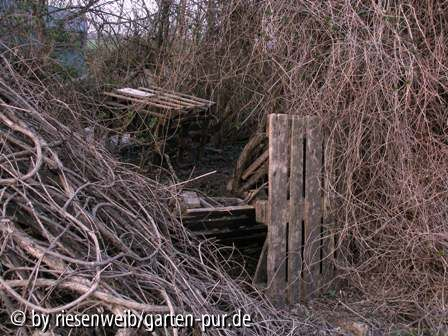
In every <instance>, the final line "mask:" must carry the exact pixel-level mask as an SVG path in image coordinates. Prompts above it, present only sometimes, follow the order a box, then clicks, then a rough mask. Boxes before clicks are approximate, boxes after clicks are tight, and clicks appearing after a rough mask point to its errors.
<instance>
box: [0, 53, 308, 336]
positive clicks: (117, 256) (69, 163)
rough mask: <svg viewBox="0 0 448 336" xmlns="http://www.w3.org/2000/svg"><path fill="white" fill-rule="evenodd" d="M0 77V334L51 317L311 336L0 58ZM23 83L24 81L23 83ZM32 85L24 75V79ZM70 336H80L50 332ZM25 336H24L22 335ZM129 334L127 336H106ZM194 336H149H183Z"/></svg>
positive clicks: (165, 190) (161, 193)
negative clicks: (97, 316) (127, 317)
mask: <svg viewBox="0 0 448 336" xmlns="http://www.w3.org/2000/svg"><path fill="white" fill-rule="evenodd" d="M1 68H2V69H4V71H3V72H2V73H1V74H0V120H1V122H0V136H1V147H0V204H1V206H0V211H1V224H0V237H1V240H0V245H1V248H0V267H1V276H0V295H1V303H2V304H1V309H2V310H3V314H2V315H1V316H2V317H1V319H2V322H1V323H0V324H1V326H0V329H1V333H2V334H8V333H11V334H12V333H15V332H16V328H15V327H14V326H13V325H12V324H11V323H10V321H9V314H11V313H12V312H13V311H14V310H16V309H18V308H20V309H22V310H24V311H26V312H27V314H29V313H30V312H31V310H34V311H36V312H40V313H45V314H53V313H56V312H60V311H63V310H64V311H66V312H67V311H69V312H70V311H72V312H85V313H94V312H111V313H114V314H123V313H124V312H125V311H126V310H131V311H133V312H136V313H142V312H145V313H151V314H154V313H174V312H175V313H192V314H193V315H194V316H196V317H200V316H201V314H216V315H218V314H222V313H224V312H226V313H228V314H232V313H234V312H236V311H237V310H238V309H242V311H243V312H245V313H249V314H251V316H252V320H253V326H252V327H251V328H247V329H245V330H244V331H242V330H241V329H236V328H225V329H213V328H212V329H209V331H208V332H209V333H210V334H216V335H218V334H219V335H237V334H241V333H242V332H244V334H246V335H286V334H288V333H289V334H291V335H292V334H299V333H301V332H303V333H306V334H309V333H310V330H311V329H312V327H311V325H310V324H308V323H307V324H304V323H298V322H297V321H294V320H293V319H291V318H285V316H286V315H284V314H283V313H282V312H280V311H277V310H275V309H274V308H272V307H271V306H270V305H269V303H267V302H265V301H264V300H263V299H262V297H261V296H260V295H259V294H258V293H257V292H256V291H255V290H254V289H253V288H251V287H250V285H248V284H247V283H246V282H245V277H244V276H241V277H240V278H237V279H235V278H233V279H232V278H230V276H229V275H227V273H226V272H225V269H226V268H230V267H232V268H234V266H235V265H231V261H230V260H224V259H223V258H221V257H219V250H216V251H215V252H216V253H212V252H211V249H210V246H208V245H206V244H200V243H198V242H196V241H194V240H192V239H191V238H190V236H189V234H188V233H187V232H186V231H185V230H184V228H183V227H182V225H181V223H179V222H178V221H177V220H176V219H175V218H173V217H172V216H171V213H172V211H171V210H172V209H169V205H168V204H170V203H172V202H170V201H172V200H173V199H174V197H175V193H176V189H175V186H173V187H170V186H165V185H161V184H158V183H156V182H154V181H152V180H150V179H148V178H146V177H144V176H141V175H139V174H138V173H135V172H133V171H131V170H129V168H127V167H125V166H123V165H121V164H119V163H118V162H116V161H115V160H114V159H113V158H111V157H110V156H109V155H108V154H107V152H106V151H104V150H103V149H102V147H101V146H100V145H99V144H88V143H87V142H85V141H84V140H83V138H82V137H81V136H79V135H78V134H77V133H75V132H73V131H72V130H71V129H70V128H69V127H67V126H66V125H64V124H62V123H61V122H60V121H58V118H59V117H62V118H64V120H68V119H71V118H73V119H74V118H77V117H79V113H78V112H77V111H75V110H73V109H71V108H70V106H69V105H67V104H66V103H64V102H63V101H61V100H59V99H57V98H56V97H54V96H53V95H51V94H50V92H48V90H47V89H46V88H45V87H44V86H42V84H40V83H39V81H38V79H37V78H32V80H26V79H24V78H23V77H21V76H19V75H18V73H17V72H16V71H14V70H13V67H12V66H11V64H10V63H8V62H7V61H6V59H5V58H2V60H1ZM30 73H31V75H30ZM30 76H31V77H33V76H32V72H31V71H30V72H29V73H28V77H30ZM54 331H55V332H58V333H63V334H67V333H69V332H71V334H73V333H74V332H75V331H76V332H80V333H81V334H84V333H85V331H83V330H82V329H77V330H59V329H58V330H54ZM22 332H23V333H22V334H28V333H31V332H32V328H31V327H26V326H25V327H23V328H22ZM115 332H119V333H121V334H125V335H126V334H129V335H130V334H132V333H135V332H137V331H136V330H123V329H121V330H116V329H113V328H112V329H111V330H109V331H108V333H112V334H113V333H115ZM191 332H192V330H191V328H178V329H176V328H167V329H160V330H156V331H155V333H156V334H158V335H164V334H166V335H170V334H173V335H178V334H179V335H186V334H191Z"/></svg>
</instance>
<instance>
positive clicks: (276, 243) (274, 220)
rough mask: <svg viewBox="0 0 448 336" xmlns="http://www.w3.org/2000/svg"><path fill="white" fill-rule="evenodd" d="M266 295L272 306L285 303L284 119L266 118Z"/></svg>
mask: <svg viewBox="0 0 448 336" xmlns="http://www.w3.org/2000/svg"><path fill="white" fill-rule="evenodd" d="M269 124H270V127H269V206H268V213H269V215H268V216H269V224H268V244H269V249H268V258H267V273H268V293H269V295H270V297H271V299H272V301H273V303H275V304H279V305H282V304H284V303H285V290H286V260H285V259H286V239H287V232H286V227H287V223H286V221H285V219H286V216H285V214H286V211H287V207H288V203H287V190H285V185H286V184H287V182H288V176H287V174H288V168H287V167H288V116H287V115H284V114H271V115H269Z"/></svg>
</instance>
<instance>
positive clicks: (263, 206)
mask: <svg viewBox="0 0 448 336" xmlns="http://www.w3.org/2000/svg"><path fill="white" fill-rule="evenodd" d="M268 204H269V203H268V201H267V200H257V201H256V202H255V220H256V222H257V223H263V224H266V225H267V224H268Z"/></svg>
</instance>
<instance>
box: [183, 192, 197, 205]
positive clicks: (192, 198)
mask: <svg viewBox="0 0 448 336" xmlns="http://www.w3.org/2000/svg"><path fill="white" fill-rule="evenodd" d="M182 202H183V204H184V205H185V208H186V209H195V208H200V207H201V200H200V199H199V196H198V194H197V193H196V192H194V191H184V192H183V193H182Z"/></svg>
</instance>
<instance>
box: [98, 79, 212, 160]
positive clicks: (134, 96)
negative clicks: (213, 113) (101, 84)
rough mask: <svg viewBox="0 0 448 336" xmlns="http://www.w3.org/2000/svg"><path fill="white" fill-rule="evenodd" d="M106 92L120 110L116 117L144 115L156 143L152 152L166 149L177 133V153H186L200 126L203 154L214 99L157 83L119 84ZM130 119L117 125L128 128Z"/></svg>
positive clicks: (143, 118) (106, 95)
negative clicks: (166, 88) (195, 130)
mask: <svg viewBox="0 0 448 336" xmlns="http://www.w3.org/2000/svg"><path fill="white" fill-rule="evenodd" d="M103 94H104V96H105V97H106V101H105V103H106V105H108V106H109V107H110V109H111V111H114V113H115V114H118V115H115V116H114V119H116V120H121V119H122V116H123V114H125V113H128V112H135V113H138V114H139V115H140V116H141V117H140V118H141V119H142V120H143V124H144V127H143V129H144V130H145V131H150V132H151V137H152V139H153V144H154V146H153V148H150V149H149V150H148V155H149V153H151V152H152V150H153V149H155V150H156V151H157V152H159V153H162V152H163V153H164V152H165V151H164V148H165V142H166V138H170V137H171V136H172V135H173V134H176V135H177V136H176V139H177V147H178V153H177V154H178V157H182V152H183V149H184V148H186V147H187V144H186V140H187V139H188V138H191V135H190V133H191V132H192V131H193V129H194V128H197V129H199V130H200V136H199V137H200V145H199V153H198V156H199V155H200V154H201V153H200V152H201V151H202V147H203V146H204V144H205V141H206V137H207V134H206V131H207V129H208V125H209V120H210V114H209V110H210V108H211V107H212V106H213V105H214V102H212V101H210V100H206V99H202V98H198V97H194V96H191V95H187V94H183V93H180V92H174V91H169V90H165V89H163V88H160V87H157V86H150V87H147V88H145V87H139V88H116V89H113V90H111V91H106V92H103ZM125 119H126V118H125ZM136 119H138V118H136ZM130 123H131V122H128V125H118V126H117V125H116V126H117V127H116V128H123V129H124V128H126V127H128V126H129V124H130ZM132 131H133V132H137V131H136V130H132ZM145 157H146V156H145ZM143 161H146V159H145V160H143Z"/></svg>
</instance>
